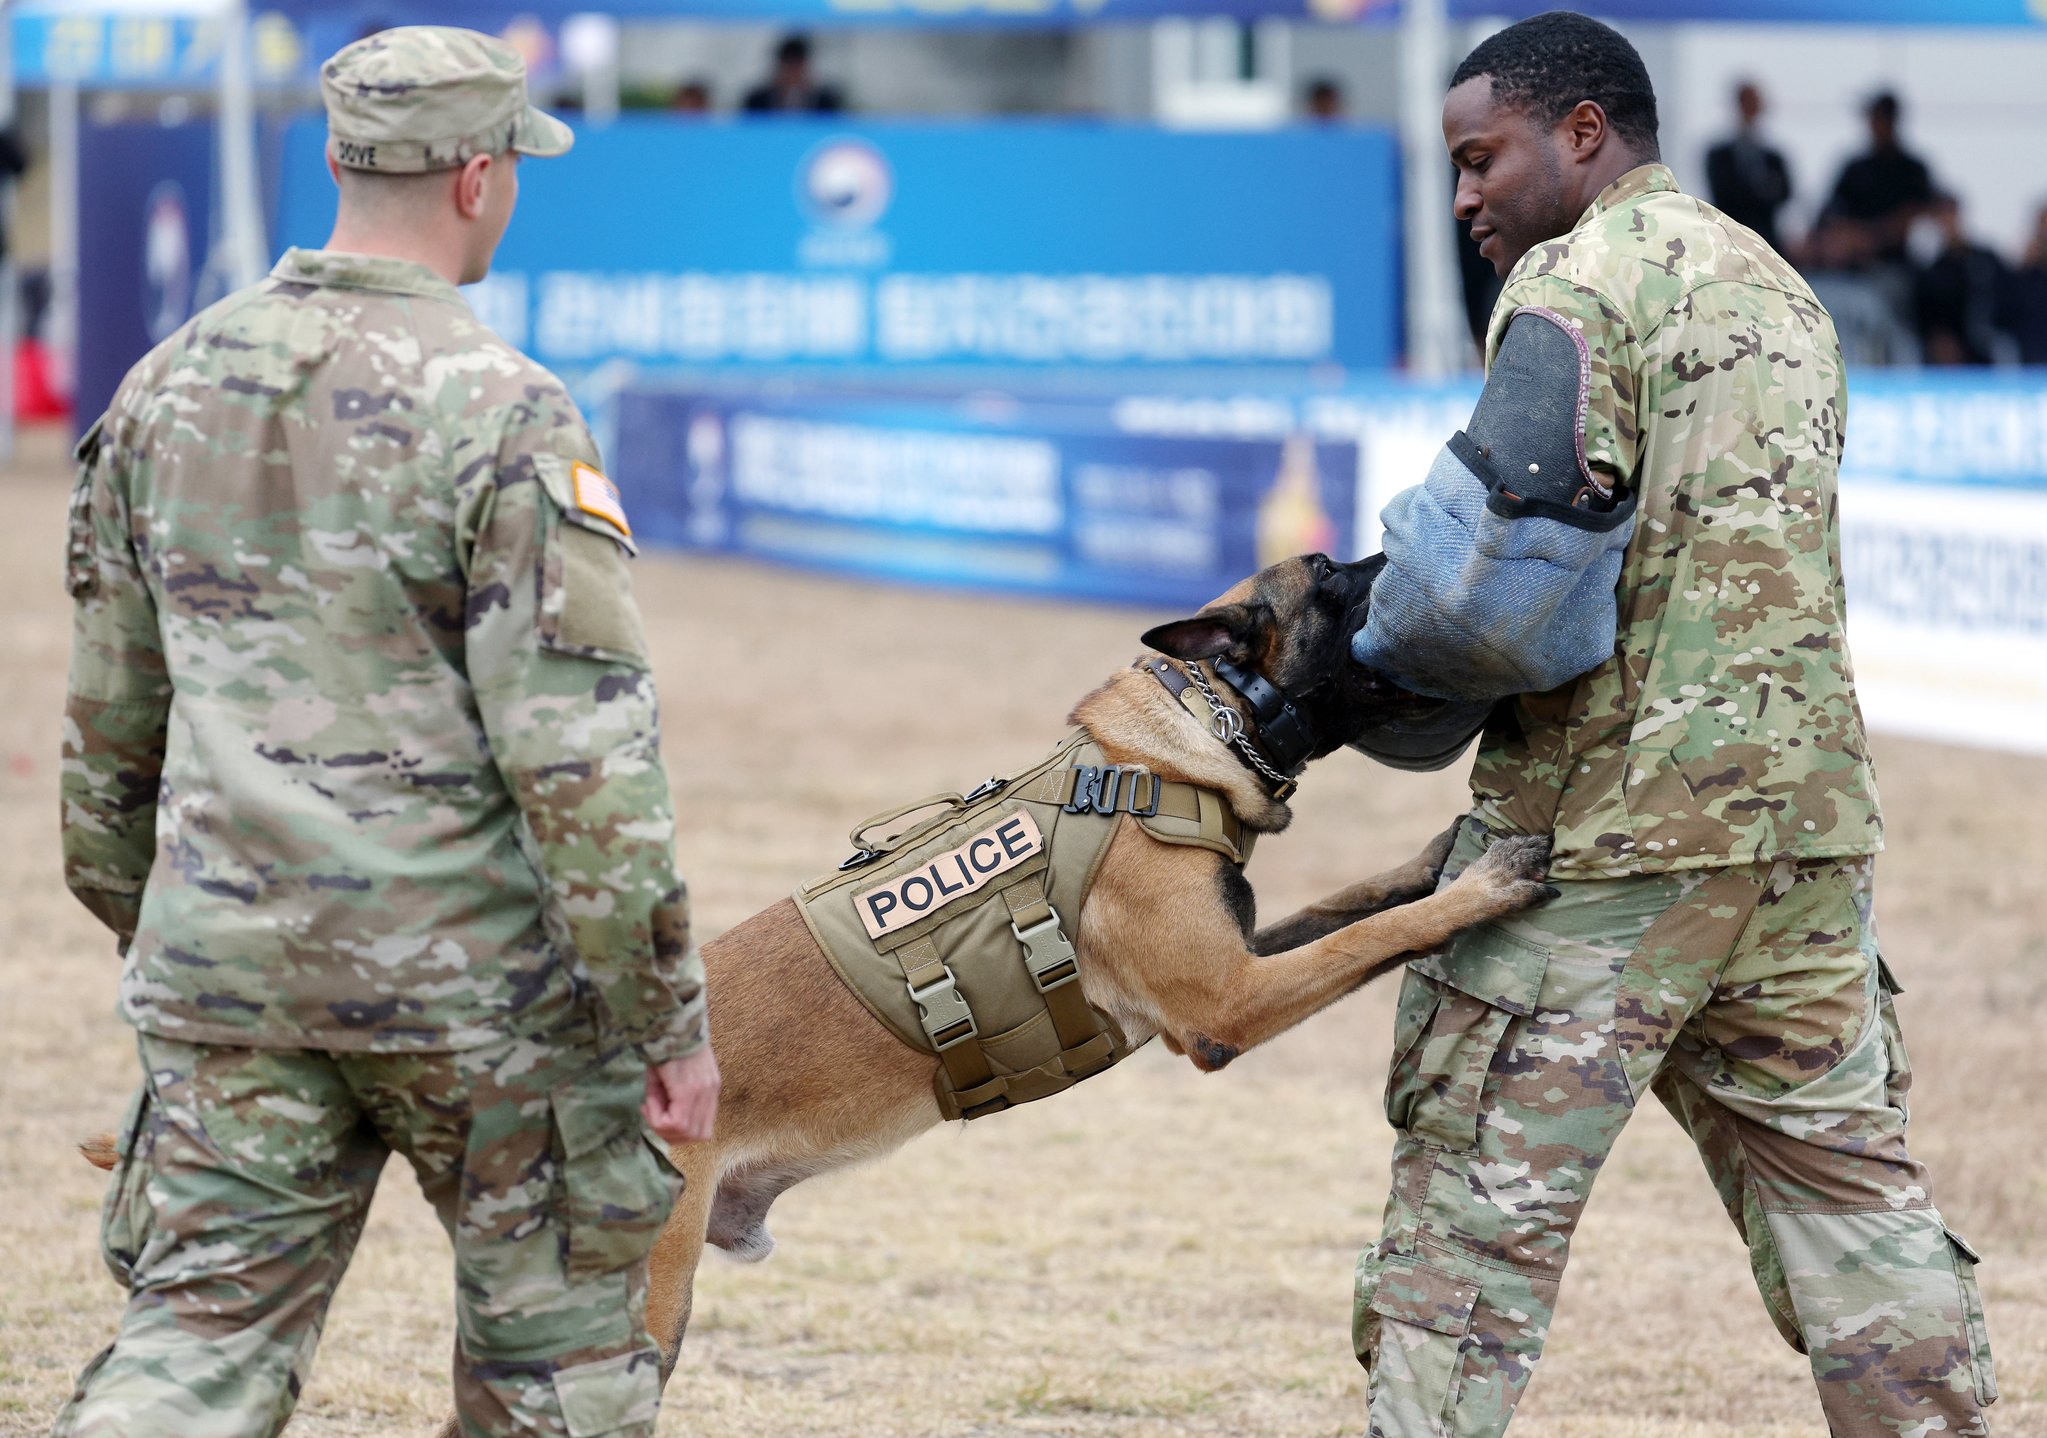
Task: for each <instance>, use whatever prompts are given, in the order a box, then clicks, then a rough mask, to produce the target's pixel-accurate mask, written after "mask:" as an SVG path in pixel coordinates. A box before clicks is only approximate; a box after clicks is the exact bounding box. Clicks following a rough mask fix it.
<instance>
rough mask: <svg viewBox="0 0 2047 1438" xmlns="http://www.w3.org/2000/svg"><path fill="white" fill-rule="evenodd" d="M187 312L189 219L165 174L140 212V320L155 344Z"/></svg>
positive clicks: (182, 196)
mask: <svg viewBox="0 0 2047 1438" xmlns="http://www.w3.org/2000/svg"><path fill="white" fill-rule="evenodd" d="M191 317H192V222H191V219H190V216H189V215H188V214H187V213H186V209H185V192H184V190H183V189H182V188H180V186H179V185H178V182H177V181H176V180H164V181H162V182H161V183H159V184H158V185H157V187H156V188H155V189H154V190H152V191H150V192H149V205H148V207H147V208H146V209H145V210H144V212H143V220H142V320H143V324H144V325H145V326H146V327H147V328H148V330H149V339H150V343H152V344H154V343H156V342H157V341H159V340H164V339H168V338H169V337H170V335H171V332H172V331H174V330H175V329H177V327H178V326H179V325H181V324H183V323H184V322H185V321H186V320H188V319H190V318H191Z"/></svg>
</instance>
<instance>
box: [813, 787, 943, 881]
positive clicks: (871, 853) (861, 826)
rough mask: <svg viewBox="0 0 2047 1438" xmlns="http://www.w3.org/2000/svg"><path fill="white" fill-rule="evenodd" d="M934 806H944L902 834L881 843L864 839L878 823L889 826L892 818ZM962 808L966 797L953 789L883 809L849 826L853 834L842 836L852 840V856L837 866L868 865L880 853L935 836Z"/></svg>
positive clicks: (892, 836) (844, 867) (892, 850)
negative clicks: (881, 811)
mask: <svg viewBox="0 0 2047 1438" xmlns="http://www.w3.org/2000/svg"><path fill="white" fill-rule="evenodd" d="M934 804H943V805H945V812H944V813H942V814H933V815H932V816H931V817H930V818H929V819H926V820H925V821H924V822H923V823H921V824H913V825H912V826H911V827H909V828H908V829H905V830H904V831H903V832H902V833H900V834H891V835H890V836H889V837H888V838H886V839H881V840H869V839H868V837H867V831H868V830H869V829H872V828H874V827H876V826H877V825H880V824H886V823H889V822H891V821H892V820H895V819H900V818H903V817H904V816H905V815H908V814H914V813H916V812H917V811H918V810H920V809H929V808H930V807H931V806H932V805H934ZM966 808H967V799H966V796H965V795H963V794H961V793H960V792H958V791H957V790H951V791H948V792H947V793H944V794H928V795H926V796H925V797H924V798H922V799H918V800H915V801H913V802H911V803H908V804H902V805H898V806H897V807H896V808H893V809H890V810H887V811H886V812H884V813H880V814H876V815H874V816H873V817H871V818H867V819H862V820H861V821H860V822H859V823H857V824H855V825H854V826H853V831H852V832H851V833H850V834H848V835H847V836H846V837H847V838H849V839H851V840H852V841H853V854H852V857H851V858H849V859H847V860H846V861H845V862H844V863H842V864H840V865H839V867H840V868H841V869H842V870H843V869H857V868H859V867H860V866H861V865H862V864H868V863H872V862H873V861H874V860H876V859H879V858H880V857H881V856H882V855H884V854H892V853H894V852H895V851H896V850H897V849H900V848H903V847H904V846H906V845H909V844H914V843H916V842H917V841H918V840H919V839H922V838H924V837H925V836H926V835H928V834H935V833H937V832H938V831H939V830H940V829H942V828H944V827H945V826H946V825H947V824H950V823H951V822H952V821H953V819H954V817H955V816H957V815H959V814H961V813H963V812H965V810H966Z"/></svg>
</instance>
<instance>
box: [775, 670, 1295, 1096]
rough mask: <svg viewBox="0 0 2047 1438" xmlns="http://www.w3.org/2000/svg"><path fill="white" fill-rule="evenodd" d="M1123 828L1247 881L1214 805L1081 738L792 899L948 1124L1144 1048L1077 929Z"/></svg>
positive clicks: (1225, 810)
mask: <svg viewBox="0 0 2047 1438" xmlns="http://www.w3.org/2000/svg"><path fill="white" fill-rule="evenodd" d="M1154 662H1155V663H1156V664H1157V665H1158V666H1160V667H1163V668H1164V669H1167V670H1169V671H1172V672H1174V673H1175V674H1176V675H1177V673H1178V671H1177V670H1176V669H1174V666H1173V665H1172V664H1171V663H1170V662H1169V661H1165V660H1157V661H1154ZM1144 667H1146V668H1152V667H1153V664H1152V663H1146V664H1145V666H1144ZM1153 672H1154V673H1156V672H1158V670H1157V669H1153ZM1261 682H1262V681H1261ZM1181 684H1182V688H1185V687H1186V681H1185V680H1184V678H1183V679H1182V681H1181ZM1275 692H1276V691H1275ZM1190 708H1191V706H1190ZM1310 742H1312V740H1311V741H1310ZM1305 752H1306V751H1305V750H1303V753H1305ZM1290 787H1291V785H1289V788H1290ZM926 810H933V811H935V812H933V813H931V814H930V815H929V816H928V817H924V818H922V819H918V820H916V821H915V822H912V823H911V824H910V825H909V827H908V828H906V829H904V830H903V831H902V832H900V833H896V834H891V835H889V836H887V837H876V833H877V831H878V830H880V829H882V828H883V827H884V826H886V825H889V824H892V823H895V822H896V821H899V820H906V819H911V818H912V816H914V815H919V814H923V813H924V811H926ZM1125 824H1135V825H1136V826H1137V827H1139V828H1140V829H1142V830H1143V831H1144V832H1145V834H1146V835H1148V836H1149V837H1150V838H1152V839H1155V840H1157V841H1158V842H1159V843H1162V844H1181V845H1190V846H1193V847H1196V848H1203V849H1208V850H1210V851H1212V852H1214V853H1217V854H1220V855H1222V856H1223V857H1224V858H1225V859H1227V860H1229V861H1230V862H1231V863H1233V864H1238V865H1241V864H1242V863H1243V862H1244V860H1245V859H1246V858H1248V857H1249V856H1250V853H1251V846H1252V844H1253V842H1254V841H1255V840H1256V838H1257V835H1256V834H1255V833H1254V832H1253V831H1251V830H1248V829H1246V828H1245V827H1244V826H1243V824H1242V823H1241V822H1239V820H1238V818H1237V816H1236V813H1235V812H1234V811H1233V810H1232V809H1231V808H1230V805H1229V802H1228V801H1227V800H1226V799H1225V798H1224V797H1223V796H1222V795H1221V794H1219V793H1217V792H1216V791H1214V790H1212V789H1207V788H1203V787H1202V786H1200V785H1197V784H1188V783H1182V782H1179V781H1176V780H1171V779H1162V778H1160V776H1158V775H1157V774H1154V773H1151V772H1150V771H1149V770H1146V769H1143V768H1137V767H1126V766H1122V765H1116V764H1110V763H1108V762H1107V758H1106V756H1105V755H1104V754H1103V753H1102V750H1101V748H1100V746H1098V745H1097V744H1096V743H1095V742H1094V740H1093V739H1092V738H1090V737H1089V735H1088V733H1087V731H1086V730H1085V729H1075V730H1074V731H1073V732H1072V733H1070V734H1068V735H1067V736H1066V737H1065V738H1064V739H1062V740H1061V741H1060V742H1059V744H1058V745H1057V746H1056V747H1054V748H1053V750H1052V752H1051V753H1049V754H1048V755H1046V756H1045V757H1044V758H1043V759H1040V760H1039V761H1038V762H1036V763H1035V764H1032V765H1030V766H1028V767H1027V768H1024V769H1020V770H1018V771H1017V772H1015V773H1013V774H1009V775H1007V776H1004V777H1000V778H993V779H989V780H987V781H986V782H984V783H982V784H981V785H979V786H978V787H976V788H974V789H972V790H970V791H968V792H966V793H964V794H960V793H949V794H935V795H932V796H931V797H929V798H925V799H920V800H918V801H917V802H916V803H914V804H906V805H904V806H903V807H901V808H899V809H893V810H890V811H889V812H887V813H883V814H877V815H875V816H874V817H873V818H871V819H868V820H866V821H865V822H863V823H861V824H859V825H858V826H856V827H855V828H854V830H853V834H852V839H853V846H854V852H853V854H852V856H851V857H850V858H848V859H847V860H846V861H845V862H844V863H843V864H841V865H840V866H839V867H838V869H837V870H835V871H834V872H832V873H830V874H826V875H825V876H824V877H822V878H820V879H818V880H816V881H815V882H813V883H810V884H807V885H805V886H804V887H803V888H801V889H798V890H797V891H796V893H795V895H794V898H795V901H796V907H797V910H798V912H800V913H801V914H802V915H803V922H804V923H805V924H806V925H807V926H808V927H809V929H810V933H811V937H813V938H814V939H816V940H817V944H818V947H819V948H821V949H822V950H823V951H824V954H825V957H826V958H827V959H828V960H830V962H831V965H832V968H833V969H834V970H835V971H836V972H837V973H838V975H839V977H840V978H841V979H842V980H844V981H845V984H846V987H847V988H849V989H851V990H852V991H853V993H854V995H855V996H857V997H858V998H859V1000H860V1002H861V1003H862V1004H864V1005H865V1006H866V1007H867V1009H868V1011H869V1012H870V1013H872V1014H873V1015H874V1016H875V1018H876V1019H878V1020H880V1021H881V1023H882V1024H883V1026H884V1027H886V1028H887V1029H888V1030H889V1031H890V1032H891V1033H893V1034H894V1035H895V1036H896V1037H897V1038H898V1039H901V1040H902V1041H903V1042H904V1043H906V1044H908V1045H909V1046H910V1047H911V1048H913V1049H919V1050H921V1051H923V1052H926V1053H935V1054H936V1055H937V1056H938V1059H939V1066H938V1072H937V1075H936V1078H935V1080H934V1087H935V1089H936V1092H937V1096H938V1104H939V1109H940V1111H941V1112H943V1114H944V1115H945V1117H947V1118H949V1119H952V1118H962V1119H971V1118H980V1117H981V1116H983V1115H985V1114H990V1113H999V1112H1000V1111H1001V1110H1003V1109H1005V1108H1009V1107H1011V1106H1012V1105H1015V1104H1020V1103H1028V1102H1030V1101H1031V1100H1033V1099H1040V1098H1045V1097H1048V1096H1049V1095H1051V1094H1055V1093H1058V1092H1060V1091H1062V1090H1064V1089H1067V1088H1071V1087H1072V1086H1073V1085H1074V1084H1076V1083H1079V1082H1080V1081H1081V1080H1082V1079H1084V1078H1089V1077H1092V1076H1093V1075H1095V1074H1097V1073H1100V1072H1101V1071H1102V1070H1103V1069H1106V1068H1108V1067H1109V1066H1110V1065H1112V1064H1114V1063H1116V1062H1118V1061H1119V1060H1121V1059H1122V1058H1123V1057H1124V1056H1125V1055H1126V1054H1128V1053H1130V1052H1132V1051H1133V1050H1134V1049H1135V1048H1136V1047H1137V1045H1135V1044H1132V1043H1131V1042H1130V1041H1129V1040H1128V1039H1127V1038H1126V1037H1125V1036H1124V1034H1123V1032H1122V1030H1121V1029H1120V1028H1119V1027H1118V1026H1117V1024H1116V1022H1115V1020H1114V1019H1112V1018H1111V1017H1110V1016H1109V1015H1107V1014H1105V1013H1102V1012H1100V1011H1099V1010H1097V1009H1095V1008H1094V1007H1093V1006H1092V1005H1090V1004H1089V1003H1088V1002H1087V1000H1086V998H1085V997H1084V996H1083V995H1082V993H1081V986H1080V964H1079V960H1078V958H1077V957H1076V956H1075V954H1074V949H1073V941H1072V935H1071V932H1070V930H1069V929H1068V928H1067V925H1068V924H1069V923H1070V922H1073V921H1075V920H1077V919H1078V917H1079V914H1080V911H1081V907H1082V905H1083V904H1085V903H1086V901H1087V895H1088V891H1089V890H1090V889H1091V888H1092V887H1093V885H1094V880H1095V875H1096V873H1097V871H1098V870H1099V869H1100V867H1101V862H1102V857H1103V855H1105V854H1106V853H1107V852H1108V849H1109V840H1110V838H1111V837H1112V836H1113V835H1114V834H1115V832H1116V830H1117V829H1118V828H1119V827H1121V826H1123V825H1125Z"/></svg>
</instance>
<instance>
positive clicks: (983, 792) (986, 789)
mask: <svg viewBox="0 0 2047 1438" xmlns="http://www.w3.org/2000/svg"><path fill="white" fill-rule="evenodd" d="M1008 787H1009V781H1008V780H1007V779H1003V778H992V779H983V780H982V781H981V782H980V783H978V784H976V785H975V786H974V787H973V788H971V789H969V790H967V792H966V793H964V794H962V795H960V804H961V806H962V807H964V806H966V805H968V804H973V803H977V802H979V801H980V800H982V799H985V798H987V797H988V796H989V795H990V794H1000V793H1001V792H1002V791H1003V790H1004V789H1007V788H1008Z"/></svg>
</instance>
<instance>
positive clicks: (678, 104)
mask: <svg viewBox="0 0 2047 1438" xmlns="http://www.w3.org/2000/svg"><path fill="white" fill-rule="evenodd" d="M668 108H669V109H670V110H672V111H674V112H675V113H676V114H678V115H708V114H710V113H711V87H710V86H709V85H706V84H705V83H704V82H703V81H702V80H685V81H683V82H682V83H681V84H680V85H677V86H676V87H675V93H674V94H673V95H670V96H669V97H668Z"/></svg>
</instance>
